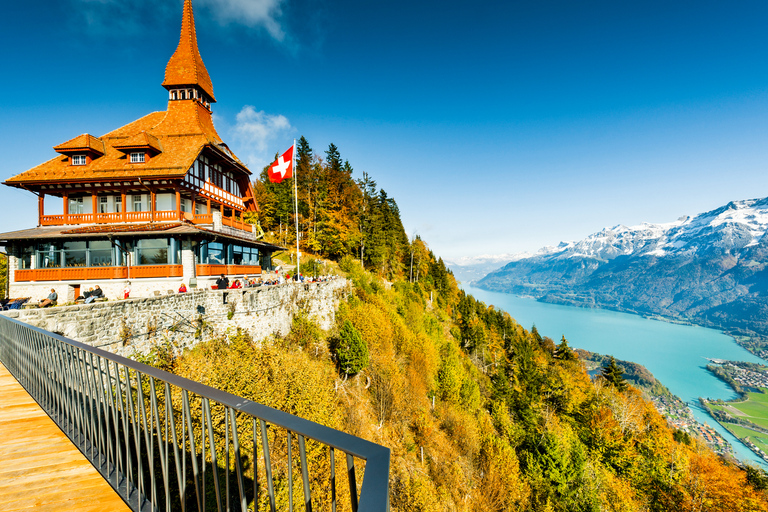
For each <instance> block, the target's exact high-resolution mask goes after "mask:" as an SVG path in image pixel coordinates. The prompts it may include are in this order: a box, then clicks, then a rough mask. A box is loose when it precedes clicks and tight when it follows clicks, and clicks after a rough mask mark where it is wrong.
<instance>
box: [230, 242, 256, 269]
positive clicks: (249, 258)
mask: <svg viewBox="0 0 768 512" xmlns="http://www.w3.org/2000/svg"><path fill="white" fill-rule="evenodd" d="M232 264H233V265H258V264H259V250H258V249H256V248H255V247H242V246H239V245H235V246H233V247H232Z"/></svg>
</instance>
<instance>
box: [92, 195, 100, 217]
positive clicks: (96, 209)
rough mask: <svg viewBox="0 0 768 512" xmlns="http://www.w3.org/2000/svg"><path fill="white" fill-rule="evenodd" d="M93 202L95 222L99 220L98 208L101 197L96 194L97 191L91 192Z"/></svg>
mask: <svg viewBox="0 0 768 512" xmlns="http://www.w3.org/2000/svg"><path fill="white" fill-rule="evenodd" d="M91 204H92V205H93V206H92V207H91V210H92V211H93V222H99V221H98V220H96V219H98V215H99V213H98V208H99V197H98V196H97V195H96V192H91Z"/></svg>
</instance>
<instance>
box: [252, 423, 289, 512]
mask: <svg viewBox="0 0 768 512" xmlns="http://www.w3.org/2000/svg"><path fill="white" fill-rule="evenodd" d="M251 425H252V427H253V512H259V445H258V442H257V440H256V436H257V433H256V418H254V417H253V416H251ZM291 512H293V511H291Z"/></svg>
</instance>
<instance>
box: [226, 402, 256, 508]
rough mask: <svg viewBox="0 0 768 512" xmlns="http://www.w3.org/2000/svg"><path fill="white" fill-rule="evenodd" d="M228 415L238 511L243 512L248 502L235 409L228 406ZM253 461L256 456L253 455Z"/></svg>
mask: <svg viewBox="0 0 768 512" xmlns="http://www.w3.org/2000/svg"><path fill="white" fill-rule="evenodd" d="M229 417H230V419H231V420H232V443H233V445H234V449H235V471H237V489H238V491H239V492H240V511H241V512H245V511H246V510H247V509H248V502H247V501H246V500H245V482H244V481H243V464H242V461H241V460H240V435H239V434H238V433H237V418H236V417H235V410H234V409H232V408H231V407H229ZM253 458H254V461H255V460H256V456H255V455H254V457H253Z"/></svg>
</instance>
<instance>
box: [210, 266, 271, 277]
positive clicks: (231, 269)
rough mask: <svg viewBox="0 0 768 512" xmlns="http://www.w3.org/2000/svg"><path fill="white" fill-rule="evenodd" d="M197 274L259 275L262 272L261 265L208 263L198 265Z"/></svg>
mask: <svg viewBox="0 0 768 512" xmlns="http://www.w3.org/2000/svg"><path fill="white" fill-rule="evenodd" d="M195 274H197V275H198V276H218V275H221V274H225V275H228V276H237V275H241V274H242V275H258V274H261V267H260V266H259V265H214V264H210V263H207V264H199V265H197V268H196V271H195Z"/></svg>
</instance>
